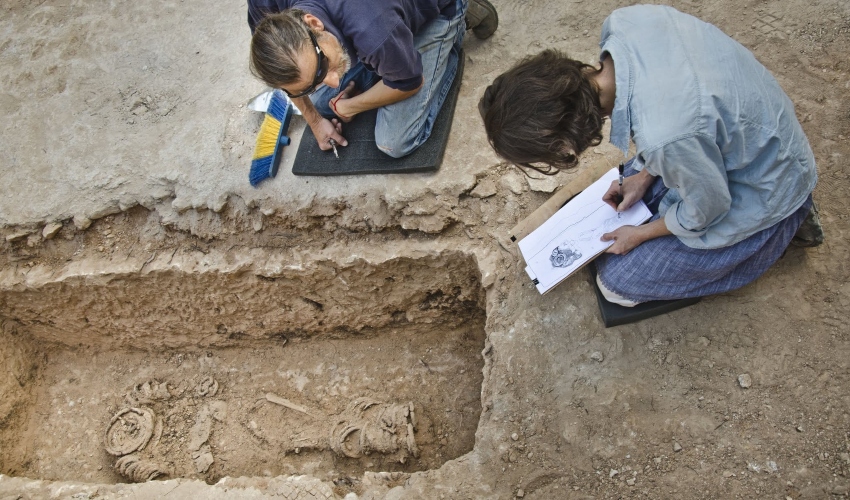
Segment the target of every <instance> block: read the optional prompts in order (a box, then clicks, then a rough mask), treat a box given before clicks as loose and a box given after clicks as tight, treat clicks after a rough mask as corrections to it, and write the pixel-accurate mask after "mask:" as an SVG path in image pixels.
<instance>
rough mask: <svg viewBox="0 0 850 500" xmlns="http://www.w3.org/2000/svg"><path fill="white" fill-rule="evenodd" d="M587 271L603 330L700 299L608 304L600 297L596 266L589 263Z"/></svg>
mask: <svg viewBox="0 0 850 500" xmlns="http://www.w3.org/2000/svg"><path fill="white" fill-rule="evenodd" d="M587 269H588V270H589V271H590V278H591V282H592V283H593V289H594V290H595V291H596V302H597V303H598V304H599V312H600V314H601V315H602V323H604V324H605V328H610V327H612V326H619V325H626V324H629V323H634V322H636V321H641V320H644V319H647V318H651V317H653V316H658V315H660V314H665V313H669V312H673V311H676V310H678V309H682V308H683V307H687V306H690V305H694V304H696V303H697V302H699V301H700V299H701V297H691V298H688V299H677V300H650V301H649V302H641V303H640V304H638V305H636V306H634V307H625V306H621V305H619V304H614V303H612V302H608V301H607V300H606V299H605V296H603V295H602V291H601V290H600V289H599V286H598V285H597V283H596V266H595V265H594V264H593V263H591V264H590V265H589V266H587Z"/></svg>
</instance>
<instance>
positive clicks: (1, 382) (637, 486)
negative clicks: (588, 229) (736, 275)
mask: <svg viewBox="0 0 850 500" xmlns="http://www.w3.org/2000/svg"><path fill="white" fill-rule="evenodd" d="M493 3H494V4H495V5H496V7H497V8H498V10H499V14H500V20H501V25H500V29H499V31H498V32H497V34H496V35H495V36H494V37H493V38H492V39H490V40H487V41H483V42H482V41H478V40H474V39H473V38H472V37H471V36H470V37H469V39H468V40H467V41H466V42H465V52H466V57H467V61H466V63H467V64H466V69H465V73H464V80H463V85H462V87H461V94H460V98H459V101H458V107H457V112H456V115H455V119H454V122H453V129H452V130H453V132H452V138H451V139H450V141H449V146H448V150H447V153H446V157H445V160H444V163H443V166H442V167H441V169H440V171H439V172H438V173H436V174H428V175H421V174H417V175H410V176H389V177H383V176H370V177H368V178H356V179H347V178H344V179H338V178H337V179H325V178H309V179H304V178H295V177H294V176H292V175H291V174H289V173H288V172H287V171H286V168H287V167H288V166H291V161H292V158H291V157H288V158H285V161H286V162H288V163H285V164H284V165H283V166H282V167H281V169H282V172H281V174H279V176H278V178H276V179H274V180H273V181H269V183H268V185H267V186H265V187H264V188H263V189H262V190H252V189H251V188H249V187H247V188H246V187H245V184H247V182H245V181H246V179H245V177H246V174H247V163H248V161H249V159H250V154H251V149H252V141H253V138H254V136H255V134H256V131H257V127H258V125H259V120H258V119H257V117H256V116H253V115H250V114H248V113H247V112H246V110H244V109H243V108H242V105H243V104H244V102H245V101H247V99H248V98H249V97H251V96H253V95H254V94H255V93H257V91H258V90H261V86H260V85H258V84H257V83H256V82H254V81H252V80H251V79H250V77H249V76H246V71H247V70H246V65H245V64H244V58H245V54H246V52H245V50H244V49H245V48H246V43H247V28H246V27H245V26H244V5H243V3H242V2H241V1H236V0H232V1H228V2H226V3H223V5H222V7H221V8H220V9H217V10H213V9H208V8H205V7H199V6H198V5H193V4H187V3H186V2H180V3H177V4H170V5H168V6H159V5H154V4H152V3H151V2H135V3H133V5H132V6H126V7H124V8H122V7H120V6H116V5H112V4H110V5H102V4H101V3H99V2H90V1H85V0H75V1H70V2H65V3H62V4H60V3H58V2H50V1H47V2H41V3H37V2H36V3H32V2H19V1H11V2H6V3H4V5H3V6H2V7H0V12H2V16H0V33H3V34H4V37H3V41H0V63H2V64H0V68H2V69H0V89H2V90H0V111H2V114H3V116H4V117H5V118H6V120H5V122H4V123H3V124H0V144H2V146H0V169H2V172H3V179H4V183H3V185H4V188H3V194H4V196H2V197H0V198H2V201H0V222H2V232H0V234H2V235H3V236H4V238H3V239H0V245H2V247H3V252H2V256H0V259H2V260H0V262H2V264H0V498H7V497H8V498H16V499H17V498H27V499H29V498H72V497H73V498H122V497H126V496H128V495H130V494H133V495H136V496H138V497H148V498H153V497H161V496H165V495H166V494H168V495H169V496H170V497H175V498H290V499H306V498H343V497H344V498H346V499H348V500H351V499H352V498H355V497H356V498H363V499H370V498H424V499H437V498H447V499H455V498H488V499H489V498H524V499H555V498H557V499H560V498H565V499H590V498H652V499H656V498H671V499H672V498H791V499H794V500H797V499H801V498H802V499H809V498H812V499H820V498H836V499H837V498H848V497H850V390H849V389H848V387H850V385H848V384H850V321H848V320H847V315H846V311H847V310H848V308H850V286H848V284H847V283H848V280H849V279H850V267H848V262H850V255H848V254H849V253H850V251H848V245H847V244H846V243H847V242H848V232H850V221H849V220H848V215H850V203H848V201H847V200H848V193H850V186H848V179H849V178H850V167H848V164H846V163H844V162H845V161H846V159H847V158H848V157H850V142H848V137H850V56H848V54H850V4H848V3H847V2H846V1H840V0H832V1H824V2H814V3H813V2H804V1H802V0H784V1H779V0H773V1H743V2H740V1H738V2H732V1H729V0H712V1H706V2H690V1H673V2H664V3H666V4H669V5H672V6H674V7H676V8H678V9H680V10H682V11H684V12H688V13H690V14H694V15H696V16H698V17H700V18H702V19H704V20H706V21H709V22H711V23H714V24H715V25H717V26H718V27H720V28H721V29H722V30H724V31H725V32H726V33H727V34H729V35H730V36H732V37H734V38H735V39H736V40H738V41H739V42H741V43H742V44H744V45H745V46H747V47H748V48H749V49H751V50H752V51H753V52H754V53H755V54H756V56H757V57H758V59H759V60H760V61H761V62H762V63H763V64H764V65H765V66H766V67H767V68H768V69H769V70H770V71H771V72H773V74H774V75H775V76H776V77H777V78H778V80H779V82H780V84H781V85H782V86H783V88H784V89H785V91H786V93H787V94H788V95H789V96H790V98H791V100H792V101H793V102H794V104H795V109H796V113H797V115H798V117H799V119H800V121H801V122H802V125H803V128H804V130H805V132H806V133H807V135H808V137H809V140H810V142H811V145H812V148H813V150H814V152H815V157H816V159H817V162H818V172H819V183H818V187H817V188H816V190H815V194H814V196H815V200H816V202H817V203H818V205H819V207H820V213H821V219H822V222H823V225H824V229H825V232H826V243H825V244H824V245H822V246H820V247H818V248H814V249H807V250H806V249H800V248H794V247H792V248H789V249H788V251H787V253H786V255H785V256H784V257H783V258H782V259H781V260H780V261H779V262H778V263H777V265H775V266H774V267H773V268H772V269H771V270H770V271H768V273H767V274H766V275H765V276H763V277H761V278H760V279H759V280H757V281H756V282H755V283H753V284H751V285H749V286H746V287H744V288H742V289H740V290H737V291H734V292H731V293H727V294H723V295H719V296H713V297H707V298H705V299H703V300H702V301H701V302H700V303H698V304H696V305H694V306H691V307H688V308H686V309H683V310H680V311H677V312H674V313H671V314H667V315H663V316H659V317H656V318H652V319H649V320H645V321H642V322H639V323H636V324H633V325H627V326H621V327H615V328H609V329H606V328H604V326H603V325H602V323H601V320H600V317H599V313H598V310H597V306H596V302H595V301H596V299H595V297H594V295H593V292H592V287H591V284H590V282H589V280H588V277H587V275H586V274H583V273H580V274H579V275H577V276H576V277H574V278H571V279H570V280H568V281H566V282H564V283H562V284H560V285H558V287H557V288H556V289H555V290H553V291H552V292H550V293H549V294H547V295H545V296H540V294H538V292H537V291H536V290H535V289H534V287H533V286H532V285H531V283H530V282H529V281H528V278H527V276H526V274H525V272H524V270H523V268H524V263H523V262H522V259H521V256H520V255H519V252H518V250H517V249H516V247H515V246H514V245H512V244H511V243H509V242H507V241H505V236H506V234H507V232H508V231H509V230H510V229H511V228H512V227H513V226H514V224H516V223H517V222H518V221H519V220H521V219H522V218H524V217H525V216H526V215H528V214H529V213H531V212H532V211H533V210H534V209H535V208H536V207H537V206H539V205H540V204H541V203H543V202H544V201H545V200H546V199H547V197H548V196H550V194H551V193H552V192H553V190H554V189H556V188H557V187H558V186H560V185H563V184H565V183H566V182H568V181H569V179H570V178H571V177H572V176H573V175H575V174H573V173H562V174H559V175H558V176H555V177H553V178H546V179H526V178H525V177H524V176H523V175H522V174H521V173H519V172H518V171H517V170H516V169H514V168H513V167H511V166H509V165H506V164H504V163H502V162H500V161H499V159H498V158H496V157H495V156H494V155H493V154H492V152H491V151H490V150H489V146H488V145H487V144H486V140H485V138H484V135H483V130H482V129H481V125H480V120H479V118H478V116H477V112H476V104H477V100H478V98H479V97H480V95H481V94H482V92H483V89H484V88H485V87H486V85H487V84H488V83H489V82H491V81H492V79H493V78H494V77H495V76H496V75H498V74H499V73H501V72H502V71H504V70H506V69H508V68H509V67H510V66H511V65H512V64H513V63H514V62H515V61H516V60H517V59H519V58H520V57H522V56H524V55H527V54H532V53H536V52H537V51H539V50H542V49H543V48H550V47H553V48H558V49H561V50H564V51H566V52H568V53H570V54H571V55H573V56H574V57H577V58H579V59H582V60H586V61H588V62H592V61H594V60H595V59H596V58H597V56H598V53H597V42H598V33H599V30H600V27H601V24H602V21H603V20H604V19H605V17H606V16H607V14H608V13H610V11H611V10H613V9H615V8H617V7H620V6H624V5H628V3H626V2H618V1H612V0H602V1H600V2H592V3H591V2H579V1H570V2H564V1H554V0H531V1H526V2H507V1H496V0H494V1H493ZM186 19H191V20H192V22H191V23H185V26H183V27H182V28H181V21H185V20H186ZM233 47H236V48H235V49H234V48H233ZM235 61H239V62H238V63H237V62H235ZM210 103H216V105H215V106H210ZM211 108H214V109H215V110H214V111H210V109H211ZM32 110H35V111H38V113H32V112H31V111H32ZM299 125H300V126H301V127H303V122H301V123H300V124H296V129H295V130H294V133H293V138H294V139H296V140H297V139H298V136H299V131H298V129H297V126H299ZM616 161H618V153H617V152H616V150H615V149H614V148H613V147H612V146H610V145H608V144H603V145H601V146H599V147H598V148H595V149H594V150H593V151H589V152H588V153H587V154H586V155H585V158H584V159H583V160H582V164H581V166H580V168H586V167H588V166H590V165H596V164H597V163H599V162H605V163H609V164H615V162H616ZM213 381H214V383H213ZM213 387H215V389H214V390H213ZM268 393H273V394H275V395H277V396H279V397H281V398H285V399H286V400H287V401H288V402H289V404H290V406H286V405H281V404H280V403H274V402H272V401H270V399H268V398H267V397H266V395H267V394H268ZM359 398H367V400H368V401H372V402H373V406H368V408H366V407H364V406H361V407H360V408H361V409H362V411H360V410H357V409H356V408H355V406H356V404H355V403H356V402H357V401H363V400H361V399H359ZM409 403H413V406H414V408H415V411H416V412H417V414H418V415H419V420H418V421H417V422H416V425H415V426H414V425H413V424H412V422H411V420H412V419H411V417H410V415H409V406H406V405H408V404H409ZM352 405H355V406H352ZM375 405H377V406H375ZM381 405H383V406H381ZM293 407H296V408H295V409H293ZM128 408H129V409H133V408H135V409H137V410H138V411H136V412H135V413H133V412H129V413H123V415H125V418H124V419H116V416H117V415H119V414H120V413H121V412H122V411H123V410H125V409H128ZM298 408H300V409H298ZM405 408H408V410H405ZM143 409H146V410H144V411H143ZM376 409H379V410H381V411H384V410H385V413H382V414H381V415H380V416H379V417H377V418H373V417H374V416H375V412H376ZM367 410H368V412H367ZM146 411H150V412H151V414H152V415H154V416H153V417H150V416H146V415H147V413H146ZM347 411H348V412H349V413H348V414H346V412H347ZM406 411H407V413H406ZM351 412H354V413H353V414H355V415H359V416H352V413H351ZM358 412H359V413H358ZM311 414H312V415H311ZM364 415H366V417H364V419H365V420H364V422H365V421H366V420H368V422H377V424H374V425H377V426H378V427H380V428H381V429H385V430H382V431H381V433H380V435H381V436H383V438H386V439H384V440H381V439H377V438H376V439H373V440H371V441H370V440H369V439H368V438H362V439H360V441H359V443H360V444H361V445H362V444H363V443H367V444H369V446H371V447H372V448H371V449H372V451H373V452H372V453H371V454H369V455H365V454H364V456H361V457H357V458H355V457H351V456H345V451H344V450H345V449H349V448H346V447H345V446H342V445H339V444H333V440H332V439H331V437H332V436H334V433H333V429H334V425H335V424H336V423H337V422H338V421H343V422H350V421H353V420H356V419H357V418H360V417H361V416H364ZM340 416H342V417H340ZM130 417H133V418H136V419H137V421H135V422H136V423H133V422H131V421H130V420H131V419H130ZM145 419H148V422H149V423H150V429H149V430H150V434H151V437H150V438H149V441H146V443H150V444H146V445H145V446H142V449H141V451H140V452H138V453H135V452H120V453H118V454H111V453H109V452H108V451H107V449H106V448H107V446H106V445H107V444H108V443H109V437H108V434H107V431H108V430H109V429H110V428H111V427H110V426H111V425H112V424H113V423H114V422H116V421H118V422H120V423H121V425H124V426H125V427H124V430H125V431H126V432H127V433H128V435H129V437H128V438H126V439H129V440H130V441H132V439H131V438H134V437H138V436H140V435H143V434H145V432H144V429H145V428H146V427H145V426H146V425H148V424H147V423H145V422H142V423H138V422H139V421H144V420H145ZM408 423H411V427H407V424H408ZM370 425H373V424H370ZM365 426H366V424H365V423H364V424H362V425H361V427H358V429H361V431H362V429H365V428H366V427H365ZM361 434H363V435H365V434H366V432H365V431H362V432H361ZM352 435H353V434H352ZM387 436H391V437H387ZM408 436H413V438H414V440H415V442H416V445H417V451H416V453H414V451H413V448H411V446H410V445H409V444H408V443H409V442H408V441H407V437H408ZM383 438H382V439H383ZM341 442H343V444H344V440H343V441H341ZM351 443H353V441H349V442H348V444H351ZM334 446H336V447H337V449H336V450H334V449H333V448H334ZM341 450H342V451H341ZM417 455H418V456H417ZM126 456H131V457H133V458H132V461H131V462H132V463H128V461H127V460H125V462H124V465H123V467H122V466H118V467H116V466H115V464H116V462H118V461H119V460H120V459H121V457H126ZM128 460H129V459H128ZM132 464H135V466H134V467H131V465H132ZM122 471H123V473H122ZM154 472H162V473H163V474H161V475H160V476H159V477H158V478H157V480H155V481H151V482H146V483H141V484H128V483H129V482H130V481H131V480H132V478H133V477H136V479H138V478H139V477H142V476H150V475H155V474H153V473H154ZM346 495H349V496H346Z"/></svg>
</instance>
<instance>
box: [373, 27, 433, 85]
mask: <svg viewBox="0 0 850 500" xmlns="http://www.w3.org/2000/svg"><path fill="white" fill-rule="evenodd" d="M363 62H364V63H366V64H368V65H369V66H371V67H372V68H374V69H375V73H377V74H378V75H379V76H380V77H381V78H382V79H383V81H384V85H386V86H387V87H390V88H393V89H396V90H402V91H408V90H414V89H416V88H418V87H419V85H420V84H421V83H422V58H421V56H420V55H419V51H417V50H416V47H415V46H414V45H413V33H411V31H410V28H408V27H407V26H406V25H405V24H404V22H402V21H401V20H399V21H398V23H396V24H395V26H394V27H393V29H392V30H390V32H389V33H388V35H387V37H386V38H385V39H384V40H383V42H382V43H380V44H379V45H377V46H376V47H375V49H374V50H373V51H372V52H370V53H369V54H366V55H365V56H364V57H363Z"/></svg>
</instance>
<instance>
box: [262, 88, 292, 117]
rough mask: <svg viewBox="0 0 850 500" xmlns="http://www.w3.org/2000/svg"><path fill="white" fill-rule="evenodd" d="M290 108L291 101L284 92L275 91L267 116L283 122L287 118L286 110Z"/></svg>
mask: <svg viewBox="0 0 850 500" xmlns="http://www.w3.org/2000/svg"><path fill="white" fill-rule="evenodd" d="M288 108H289V100H288V99H287V98H286V96H285V95H284V93H283V92H281V91H280V90H275V91H274V92H272V99H271V101H269V109H267V110H266V114H268V115H271V116H273V117H274V118H275V119H277V121H279V122H282V121H283V119H284V117H285V116H286V110H287V109H288Z"/></svg>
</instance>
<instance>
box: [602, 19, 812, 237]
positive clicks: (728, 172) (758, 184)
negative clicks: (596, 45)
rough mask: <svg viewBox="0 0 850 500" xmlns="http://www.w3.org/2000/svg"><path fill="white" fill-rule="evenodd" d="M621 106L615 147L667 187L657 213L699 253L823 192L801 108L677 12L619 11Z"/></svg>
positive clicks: (716, 35)
mask: <svg viewBox="0 0 850 500" xmlns="http://www.w3.org/2000/svg"><path fill="white" fill-rule="evenodd" d="M600 47H601V48H602V54H603V56H602V57H604V55H605V53H608V54H610V56H611V57H612V58H613V60H614V69H615V74H616V85H617V89H616V90H617V95H616V99H615V102H614V110H613V113H612V114H611V143H612V144H614V145H615V146H617V147H618V148H619V149H621V150H622V151H623V153H624V154H627V153H628V149H629V138H631V139H632V140H633V141H634V143H635V148H636V153H637V154H636V157H635V163H634V166H635V168H637V169H638V170H640V169H642V168H646V170H647V172H649V173H650V174H652V175H655V176H661V178H662V180H663V182H664V184H665V185H666V186H667V187H668V188H670V190H669V191H668V193H667V196H666V197H665V198H664V200H663V201H662V203H661V207H660V210H659V211H660V213H662V214H663V216H664V221H665V223H666V225H667V228H669V229H670V231H671V232H672V233H673V234H674V235H676V236H678V237H679V239H680V240H681V241H682V242H683V243H684V244H685V245H688V246H689V247H692V248H720V247H724V246H728V245H732V244H734V243H737V242H739V241H741V240H743V239H746V238H747V237H749V236H751V235H753V234H755V233H757V232H758V231H761V230H762V229H765V228H768V227H770V226H772V225H774V224H776V223H778V222H779V221H781V220H782V219H784V218H786V217H788V216H789V215H791V214H792V213H793V212H795V211H796V210H797V209H798V208H800V206H801V205H802V204H803V203H804V202H805V201H806V199H807V198H808V196H809V194H810V193H811V192H812V190H813V189H814V187H815V184H816V183H817V172H816V167H815V159H814V154H813V153H812V149H811V147H810V146H809V142H808V140H807V139H806V136H805V135H804V134H803V129H802V127H801V126H800V123H799V122H798V121H797V118H796V116H795V114H794V105H793V104H792V103H791V100H790V99H789V98H788V96H787V95H785V92H783V91H782V89H781V88H780V87H779V84H778V83H777V82H776V80H775V79H774V78H773V76H772V75H771V74H770V72H769V71H768V70H767V69H766V68H765V67H764V66H762V65H761V63H759V62H758V61H757V60H756V58H755V56H753V54H752V53H751V52H750V51H749V50H747V49H746V48H744V47H743V46H742V45H741V44H739V43H738V42H736V41H735V40H733V39H732V38H730V37H728V36H727V35H725V34H724V33H723V32H721V31H720V30H719V29H717V28H716V27H714V26H712V25H710V24H708V23H705V22H703V21H700V20H699V19H697V18H695V17H692V16H689V15H687V14H683V13H681V12H679V11H677V10H675V9H673V8H671V7H666V6H658V5H636V6H632V7H626V8H623V9H618V10H616V11H614V12H613V13H612V14H611V15H610V16H609V17H608V19H606V20H605V23H604V25H603V26H602V41H601V42H600Z"/></svg>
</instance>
